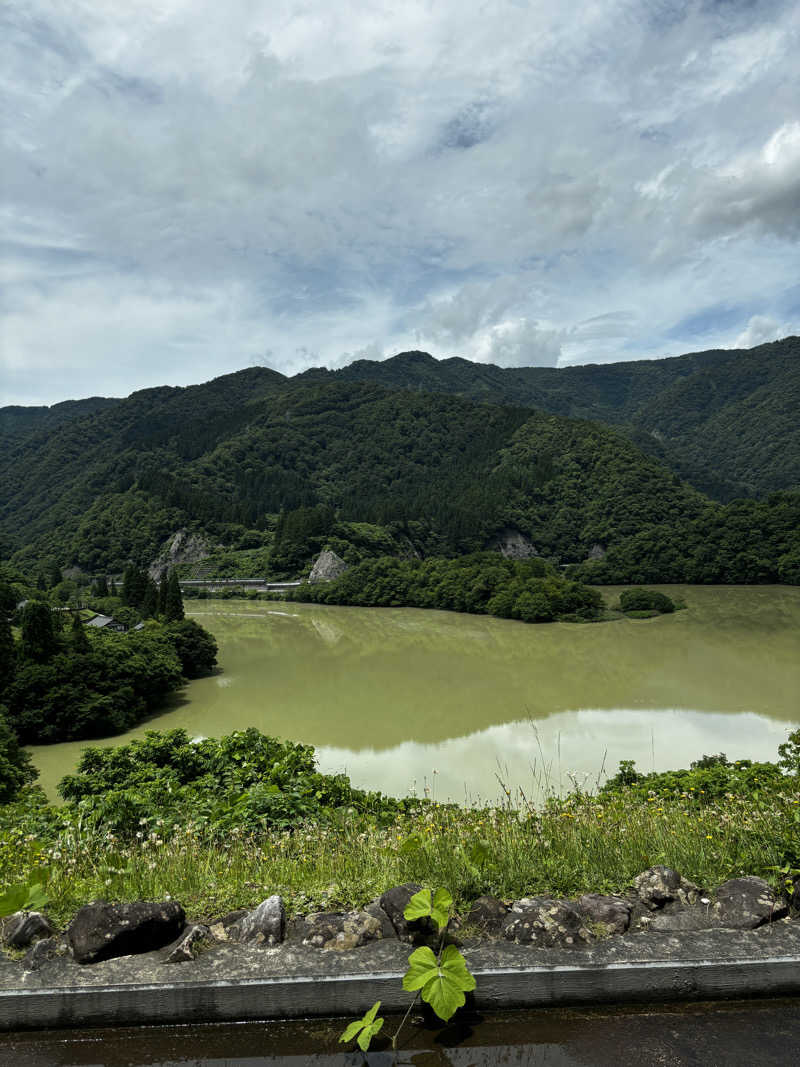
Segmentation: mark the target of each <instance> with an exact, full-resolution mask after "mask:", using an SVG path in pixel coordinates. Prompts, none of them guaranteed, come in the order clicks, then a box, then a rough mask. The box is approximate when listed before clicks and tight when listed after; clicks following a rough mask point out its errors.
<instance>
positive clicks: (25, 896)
mask: <svg viewBox="0 0 800 1067" xmlns="http://www.w3.org/2000/svg"><path fill="white" fill-rule="evenodd" d="M46 880H47V868H46V867H37V868H36V869H35V870H34V871H32V872H31V874H30V877H29V878H28V881H27V882H22V883H20V884H19V885H12V886H11V887H10V889H7V890H6V892H5V893H3V894H2V895H0V918H2V917H3V916H5V915H13V914H14V912H15V911H37V910H38V909H40V908H43V907H45V905H46V904H47V902H48V899H49V898H48V896H47V894H46V893H45V891H44V883H45V882H46Z"/></svg>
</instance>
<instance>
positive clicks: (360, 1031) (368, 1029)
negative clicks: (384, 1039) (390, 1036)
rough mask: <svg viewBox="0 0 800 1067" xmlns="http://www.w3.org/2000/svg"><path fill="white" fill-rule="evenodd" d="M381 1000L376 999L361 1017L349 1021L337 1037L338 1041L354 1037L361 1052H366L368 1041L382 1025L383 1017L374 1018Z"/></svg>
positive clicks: (343, 1041)
mask: <svg viewBox="0 0 800 1067" xmlns="http://www.w3.org/2000/svg"><path fill="white" fill-rule="evenodd" d="M380 1006H381V1002H380V1001H379V1000H376V1001H375V1003H374V1004H373V1005H372V1007H371V1008H370V1009H369V1011H368V1012H366V1013H365V1014H364V1016H363V1018H361V1019H356V1021H355V1022H353V1023H350V1025H349V1026H348V1027H347V1029H346V1030H345V1032H344V1033H343V1034H342V1035H341V1037H340V1038H339V1041H340V1042H342V1043H343V1044H344V1043H345V1042H347V1041H352V1040H353V1038H355V1039H356V1042H357V1044H358V1047H359V1048H360V1049H361V1051H362V1052H366V1051H367V1049H368V1048H369V1044H370V1041H372V1039H373V1037H374V1036H375V1035H376V1034H377V1033H378V1031H379V1030H380V1029H381V1027H382V1026H383V1019H376V1018H375V1016H376V1015H377V1014H378V1008H380Z"/></svg>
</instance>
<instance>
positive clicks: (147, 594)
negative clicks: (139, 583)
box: [139, 578, 158, 619]
mask: <svg viewBox="0 0 800 1067" xmlns="http://www.w3.org/2000/svg"><path fill="white" fill-rule="evenodd" d="M139 611H140V612H141V616H142V618H143V619H152V618H153V616H154V615H155V614H156V613H157V612H158V589H157V587H156V583H155V582H154V581H153V579H152V578H148V579H147V585H146V586H145V591H144V599H143V600H142V606H141V608H140V609H139Z"/></svg>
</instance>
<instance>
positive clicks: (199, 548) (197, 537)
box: [148, 530, 214, 582]
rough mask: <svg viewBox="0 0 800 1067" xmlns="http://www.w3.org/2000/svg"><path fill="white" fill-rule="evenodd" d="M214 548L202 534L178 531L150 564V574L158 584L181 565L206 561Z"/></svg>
mask: <svg viewBox="0 0 800 1067" xmlns="http://www.w3.org/2000/svg"><path fill="white" fill-rule="evenodd" d="M213 547H214V546H213V545H212V544H211V542H210V541H209V540H208V539H207V538H205V537H203V536H202V535H201V534H196V533H189V531H188V530H177V531H176V532H175V533H174V534H173V535H172V537H170V538H169V539H168V540H167V541H166V543H165V544H164V546H163V547H162V549H161V551H160V552H159V554H158V555H157V556H156V558H155V559H154V560H153V562H152V563H151V564H150V566H149V568H148V574H149V575H150V577H151V578H152V579H153V581H154V582H157V581H159V580H160V579H161V578H162V577H163V576H164V575H165V574H166V573H167V571H169V570H171V569H172V567H176V566H177V565H178V564H179V563H199V562H200V560H203V559H206V558H207V557H208V556H209V555H210V553H211V550H212V549H213Z"/></svg>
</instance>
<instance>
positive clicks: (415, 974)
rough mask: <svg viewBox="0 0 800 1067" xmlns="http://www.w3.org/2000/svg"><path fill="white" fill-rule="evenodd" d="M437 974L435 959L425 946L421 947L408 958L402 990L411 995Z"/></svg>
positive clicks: (437, 966) (437, 968) (437, 967)
mask: <svg viewBox="0 0 800 1067" xmlns="http://www.w3.org/2000/svg"><path fill="white" fill-rule="evenodd" d="M438 974H439V965H438V963H437V962H436V957H435V956H434V954H433V953H432V952H431V950H430V949H429V948H428V946H427V945H423V946H422V948H418V949H416V950H415V951H414V952H412V953H411V955H410V956H409V957H408V970H407V971H406V973H405V976H404V978H403V989H405V990H406V991H407V992H409V993H413V992H414V990H416V989H422V987H423V986H424V985H425V983H426V982H430V981H431V979H432V978H436V977H437V976H438Z"/></svg>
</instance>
